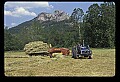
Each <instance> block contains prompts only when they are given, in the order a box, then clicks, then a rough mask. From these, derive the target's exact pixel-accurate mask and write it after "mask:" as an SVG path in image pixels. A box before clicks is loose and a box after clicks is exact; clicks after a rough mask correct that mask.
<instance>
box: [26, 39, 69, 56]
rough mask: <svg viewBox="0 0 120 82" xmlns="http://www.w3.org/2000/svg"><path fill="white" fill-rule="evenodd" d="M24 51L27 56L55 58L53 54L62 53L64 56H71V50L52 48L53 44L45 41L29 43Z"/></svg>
mask: <svg viewBox="0 0 120 82" xmlns="http://www.w3.org/2000/svg"><path fill="white" fill-rule="evenodd" d="M24 51H25V53H26V54H27V55H29V56H32V55H43V56H44V55H47V56H50V58H52V57H53V53H62V55H69V53H70V50H69V49H67V48H52V46H51V44H47V43H44V42H43V41H34V42H29V43H28V44H26V45H25V47H24Z"/></svg>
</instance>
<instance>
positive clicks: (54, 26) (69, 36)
mask: <svg viewBox="0 0 120 82" xmlns="http://www.w3.org/2000/svg"><path fill="white" fill-rule="evenodd" d="M56 12H57V13H58V12H59V11H55V16H56V17H55V16H54V17H52V16H53V15H52V14H48V13H47V14H45V17H44V19H43V18H39V16H40V15H38V17H36V18H34V19H32V20H30V21H26V22H24V23H22V24H20V25H18V26H16V27H12V28H9V29H8V27H7V26H6V27H5V28H4V50H6V51H8V50H23V48H24V46H25V44H26V43H28V42H31V41H38V40H40V41H44V42H47V43H50V44H52V46H53V47H67V48H69V47H72V46H73V45H75V44H77V43H82V40H84V41H85V44H89V45H90V47H96V48H114V47H115V13H116V10H115V4H114V3H113V2H106V3H103V4H101V5H100V6H99V5H98V4H93V5H91V6H90V7H89V8H88V11H87V12H83V10H82V9H81V8H75V9H74V10H73V13H72V14H71V15H70V16H67V15H66V14H65V13H63V12H59V13H58V14H56ZM51 17H52V18H51ZM38 19H39V20H38ZM41 19H42V20H41Z"/></svg>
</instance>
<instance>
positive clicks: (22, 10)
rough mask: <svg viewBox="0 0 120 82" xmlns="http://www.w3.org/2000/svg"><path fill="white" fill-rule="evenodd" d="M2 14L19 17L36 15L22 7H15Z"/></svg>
mask: <svg viewBox="0 0 120 82" xmlns="http://www.w3.org/2000/svg"><path fill="white" fill-rule="evenodd" d="M4 15H9V16H13V17H21V16H24V15H26V16H37V15H36V14H35V13H34V12H30V11H28V10H27V9H25V8H23V7H16V8H15V9H14V11H6V10H5V11H4Z"/></svg>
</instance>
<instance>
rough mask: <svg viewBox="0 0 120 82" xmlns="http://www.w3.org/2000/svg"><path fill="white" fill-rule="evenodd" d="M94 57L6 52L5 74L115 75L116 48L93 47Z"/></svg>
mask: <svg viewBox="0 0 120 82" xmlns="http://www.w3.org/2000/svg"><path fill="white" fill-rule="evenodd" d="M91 50H92V52H93V59H87V58H82V59H73V58H71V54H70V55H69V56H64V57H61V58H59V57H58V58H49V56H32V57H30V56H28V55H26V54H25V52H5V53H4V74H5V76H71V77H73V76H78V77H84V76H85V77H86V76H88V77H94V76H95V77H96V76H98V77H113V76H115V60H116V59H115V49H91Z"/></svg>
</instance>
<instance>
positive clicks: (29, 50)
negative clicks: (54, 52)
mask: <svg viewBox="0 0 120 82" xmlns="http://www.w3.org/2000/svg"><path fill="white" fill-rule="evenodd" d="M49 48H50V45H49V44H47V43H44V42H43V41H34V42H29V43H28V44H26V45H25V47H24V51H25V53H26V54H34V53H48V49H49Z"/></svg>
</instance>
